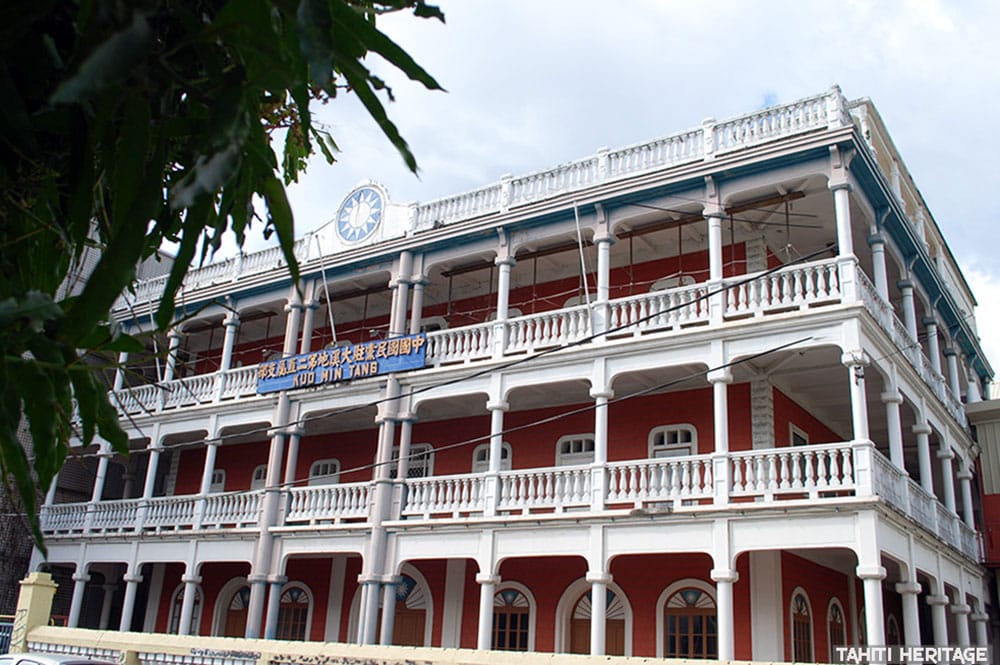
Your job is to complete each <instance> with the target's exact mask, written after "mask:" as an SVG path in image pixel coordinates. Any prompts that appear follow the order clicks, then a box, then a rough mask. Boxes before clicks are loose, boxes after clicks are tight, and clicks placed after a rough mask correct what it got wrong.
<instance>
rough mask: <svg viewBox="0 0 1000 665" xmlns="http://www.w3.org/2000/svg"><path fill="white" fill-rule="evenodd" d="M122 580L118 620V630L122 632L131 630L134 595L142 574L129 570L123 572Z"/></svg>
mask: <svg viewBox="0 0 1000 665" xmlns="http://www.w3.org/2000/svg"><path fill="white" fill-rule="evenodd" d="M122 581H124V582H125V598H124V600H122V618H121V621H119V622H118V630H119V631H120V632H123V633H124V632H128V631H130V630H132V615H133V614H134V613H135V595H136V592H137V591H138V590H139V584H140V583H141V582H142V575H139V574H138V573H133V572H131V571H130V572H128V573H126V574H125V577H123V578H122Z"/></svg>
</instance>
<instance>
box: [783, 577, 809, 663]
mask: <svg viewBox="0 0 1000 665" xmlns="http://www.w3.org/2000/svg"><path fill="white" fill-rule="evenodd" d="M789 611H790V612H791V614H792V621H791V623H792V660H794V661H797V662H812V661H813V634H812V610H811V609H810V606H809V598H808V597H807V596H806V593H805V591H803V590H802V589H801V588H799V589H796V590H795V591H794V592H792V604H791V607H790V608H789Z"/></svg>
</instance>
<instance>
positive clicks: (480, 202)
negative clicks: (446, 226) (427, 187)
mask: <svg viewBox="0 0 1000 665" xmlns="http://www.w3.org/2000/svg"><path fill="white" fill-rule="evenodd" d="M500 196H501V186H500V185H499V184H493V185H489V186H487V187H481V188H479V189H474V190H472V191H469V192H464V193H462V194H456V195H454V196H448V197H446V198H443V199H436V200H434V201H429V202H428V203H421V204H417V206H416V212H415V215H414V224H415V225H416V227H417V228H426V227H429V226H433V225H434V224H438V223H444V222H451V221H454V220H457V219H465V218H467V217H475V216H477V215H484V214H486V213H490V212H497V211H499V210H500Z"/></svg>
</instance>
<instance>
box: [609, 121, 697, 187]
mask: <svg viewBox="0 0 1000 665" xmlns="http://www.w3.org/2000/svg"><path fill="white" fill-rule="evenodd" d="M701 148H702V140H701V130H700V129H695V130H690V131H687V132H682V133H680V134H674V135H673V136H667V137H664V138H662V139H656V140H655V141H650V142H648V143H640V144H637V145H632V146H628V147H627V148H622V149H620V150H613V151H611V152H610V153H609V154H608V175H609V176H611V177H615V176H624V175H632V174H634V173H641V172H642V171H648V170H650V169H656V168H663V167H665V166H674V165H676V164H683V163H685V162H691V161H695V160H698V159H701V157H702V150H701Z"/></svg>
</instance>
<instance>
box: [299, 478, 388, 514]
mask: <svg viewBox="0 0 1000 665" xmlns="http://www.w3.org/2000/svg"><path fill="white" fill-rule="evenodd" d="M370 492H371V483H367V482H363V483H338V484H333V485H314V486H310V487H295V488H293V489H291V490H289V492H288V508H287V510H286V511H285V523H286V524H299V523H307V524H319V523H324V522H327V523H334V524H339V523H340V522H341V521H342V520H344V519H352V518H359V517H367V515H368V500H369V495H370Z"/></svg>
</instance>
